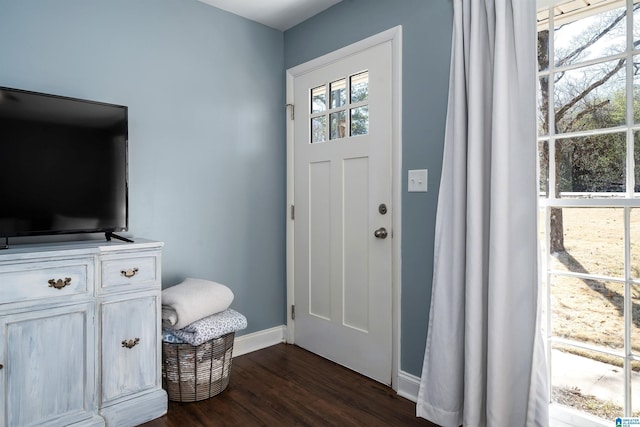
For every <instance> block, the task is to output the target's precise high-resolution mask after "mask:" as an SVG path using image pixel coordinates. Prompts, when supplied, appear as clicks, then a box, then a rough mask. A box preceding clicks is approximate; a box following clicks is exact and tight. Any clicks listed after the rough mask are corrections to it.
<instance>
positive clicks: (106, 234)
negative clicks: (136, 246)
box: [104, 231, 133, 243]
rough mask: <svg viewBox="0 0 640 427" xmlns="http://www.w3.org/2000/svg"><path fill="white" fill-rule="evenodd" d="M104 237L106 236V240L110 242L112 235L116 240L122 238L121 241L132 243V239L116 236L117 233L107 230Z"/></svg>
mask: <svg viewBox="0 0 640 427" xmlns="http://www.w3.org/2000/svg"><path fill="white" fill-rule="evenodd" d="M104 237H106V239H107V242H110V241H111V238H112V237H113V238H114V239H116V240H122V241H123V242H127V243H133V240H131V239H127V238H126V237H122V236H118V235H117V234H115V233H113V232H111V231H107V232H106V233H104Z"/></svg>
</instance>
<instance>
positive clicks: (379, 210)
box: [378, 203, 387, 215]
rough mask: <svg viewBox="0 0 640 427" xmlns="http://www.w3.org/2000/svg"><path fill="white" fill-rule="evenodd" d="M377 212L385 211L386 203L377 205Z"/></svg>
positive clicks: (382, 212)
mask: <svg viewBox="0 0 640 427" xmlns="http://www.w3.org/2000/svg"><path fill="white" fill-rule="evenodd" d="M378 212H380V213H381V214H382V215H384V214H386V213H387V205H385V204H384V203H380V206H378Z"/></svg>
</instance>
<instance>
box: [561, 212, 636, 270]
mask: <svg viewBox="0 0 640 427" xmlns="http://www.w3.org/2000/svg"><path fill="white" fill-rule="evenodd" d="M553 210H555V211H558V212H554V214H555V218H554V217H552V218H551V221H550V228H551V234H552V235H553V233H554V227H556V230H557V229H559V233H560V234H562V236H563V239H564V245H563V246H564V251H563V250H562V248H557V247H556V248H554V249H555V250H554V252H555V253H554V254H553V255H554V256H553V257H551V259H550V261H549V262H550V266H549V267H550V268H551V269H552V270H555V271H569V272H573V273H579V274H593V275H599V276H609V277H616V278H620V279H622V278H624V209H623V208H563V209H553Z"/></svg>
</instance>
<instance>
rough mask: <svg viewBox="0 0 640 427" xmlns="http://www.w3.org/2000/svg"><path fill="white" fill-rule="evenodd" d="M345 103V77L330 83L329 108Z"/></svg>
mask: <svg viewBox="0 0 640 427" xmlns="http://www.w3.org/2000/svg"><path fill="white" fill-rule="evenodd" d="M346 103H347V81H346V80H345V79H342V80H338V81H337V82H333V83H331V108H338V107H342V106H343V105H345V104H346Z"/></svg>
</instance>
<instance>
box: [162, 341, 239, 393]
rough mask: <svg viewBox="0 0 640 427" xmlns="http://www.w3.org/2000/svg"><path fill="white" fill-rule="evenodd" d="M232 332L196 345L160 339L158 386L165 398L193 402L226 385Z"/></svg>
mask: <svg viewBox="0 0 640 427" xmlns="http://www.w3.org/2000/svg"><path fill="white" fill-rule="evenodd" d="M234 336H235V332H231V333H228V334H226V335H223V336H221V337H220V338H216V339H213V340H211V341H207V342H205V343H203V344H200V345H198V346H193V345H191V344H174V343H169V342H164V341H163V342H162V387H163V388H164V389H165V390H166V391H167V394H168V395H169V400H173V401H176V402H195V401H198V400H204V399H208V398H210V397H212V396H215V395H216V394H218V393H221V392H222V391H223V390H224V389H225V388H227V385H228V384H229V376H230V374H231V356H232V352H233V339H234Z"/></svg>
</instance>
